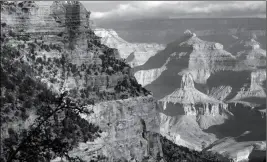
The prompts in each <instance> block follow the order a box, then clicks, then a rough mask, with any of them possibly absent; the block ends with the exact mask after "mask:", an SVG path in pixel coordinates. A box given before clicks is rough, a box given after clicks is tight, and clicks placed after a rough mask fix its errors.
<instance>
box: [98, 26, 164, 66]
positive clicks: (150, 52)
mask: <svg viewBox="0 0 267 162" xmlns="http://www.w3.org/2000/svg"><path fill="white" fill-rule="evenodd" d="M94 31H95V33H96V35H97V36H99V37H101V42H102V43H103V44H105V45H107V46H108V47H110V48H116V49H118V51H119V55H120V57H121V58H124V59H126V61H127V63H128V64H129V65H131V67H135V66H140V65H143V64H144V63H145V62H146V61H147V60H148V59H149V58H150V57H152V56H154V55H155V54H156V53H157V52H158V51H160V50H163V49H164V48H165V46H164V45H162V44H156V43H154V44H153V43H151V44H150V43H129V42H126V41H125V40H123V39H122V38H121V37H119V35H118V34H117V33H116V32H115V31H114V30H111V29H102V28H96V29H95V30H94Z"/></svg>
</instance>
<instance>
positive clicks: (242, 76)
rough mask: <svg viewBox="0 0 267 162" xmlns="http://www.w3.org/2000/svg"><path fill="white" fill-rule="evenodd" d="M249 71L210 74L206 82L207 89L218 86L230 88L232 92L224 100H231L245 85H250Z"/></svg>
mask: <svg viewBox="0 0 267 162" xmlns="http://www.w3.org/2000/svg"><path fill="white" fill-rule="evenodd" d="M250 75H251V71H248V70H247V71H219V72H216V73H213V74H211V76H210V77H209V79H208V80H207V85H208V87H209V88H212V87H219V86H223V85H224V86H231V87H232V92H231V93H230V94H229V95H228V96H227V98H226V100H228V99H232V98H233V97H234V96H235V95H236V94H237V92H238V91H240V89H241V88H242V87H244V85H245V84H247V85H250Z"/></svg>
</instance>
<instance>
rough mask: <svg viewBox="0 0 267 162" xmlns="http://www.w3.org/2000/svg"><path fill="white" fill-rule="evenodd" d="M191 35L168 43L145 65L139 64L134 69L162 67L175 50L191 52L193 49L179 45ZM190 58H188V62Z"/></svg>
mask: <svg viewBox="0 0 267 162" xmlns="http://www.w3.org/2000/svg"><path fill="white" fill-rule="evenodd" d="M188 38H189V37H187V36H181V37H180V38H179V39H178V40H176V41H174V42H172V43H169V44H167V46H166V48H165V49H164V50H162V51H159V52H158V53H157V54H156V55H155V56H153V57H150V58H149V59H148V60H147V62H146V63H145V64H144V65H141V66H137V67H135V68H134V71H135V72H136V71H139V70H150V69H154V68H160V67H162V66H163V64H164V63H165V62H166V61H167V59H168V58H169V57H170V55H171V54H172V53H174V52H177V53H180V52H190V51H191V50H192V49H190V48H182V47H180V46H179V44H180V43H182V42H184V41H185V40H187V39H188ZM188 61H189V60H187V62H188Z"/></svg>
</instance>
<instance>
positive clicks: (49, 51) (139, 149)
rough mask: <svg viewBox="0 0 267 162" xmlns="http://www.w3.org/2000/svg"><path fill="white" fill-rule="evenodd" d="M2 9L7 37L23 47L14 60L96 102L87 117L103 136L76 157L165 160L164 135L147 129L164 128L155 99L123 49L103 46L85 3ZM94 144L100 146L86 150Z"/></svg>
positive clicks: (57, 87) (55, 87) (50, 84)
mask: <svg viewBox="0 0 267 162" xmlns="http://www.w3.org/2000/svg"><path fill="white" fill-rule="evenodd" d="M25 6H26V7H25ZM1 7H2V10H1V25H2V28H3V30H2V29H1V30H2V31H3V32H1V33H2V35H1V41H2V42H3V43H4V44H5V46H8V47H10V48H15V49H18V50H19V52H18V55H19V56H18V57H17V58H15V59H14V61H13V62H14V64H17V63H18V62H22V63H23V64H25V65H27V66H30V67H31V69H32V70H33V72H34V75H35V76H34V77H35V78H36V79H39V80H41V82H43V83H45V84H46V85H47V88H49V89H51V90H52V91H53V92H55V93H57V94H61V93H64V94H65V93H66V94H67V95H68V96H69V97H70V98H72V99H73V100H74V101H76V102H77V103H79V104H82V105H85V106H86V105H87V106H88V105H94V104H95V106H92V107H90V106H88V110H94V111H95V113H94V114H92V116H89V117H84V118H85V119H86V120H89V121H91V122H94V123H95V124H96V125H98V126H99V127H101V129H103V132H102V134H101V135H102V136H101V137H100V138H99V139H97V140H98V141H91V143H90V142H88V143H80V144H79V147H77V148H73V150H72V151H71V152H72V153H73V152H74V153H73V154H71V155H72V156H76V155H80V156H81V159H85V160H94V155H95V154H96V156H98V154H99V155H100V154H101V155H104V156H106V157H107V159H109V160H111V161H115V160H118V161H119V160H129V161H130V160H132V161H134V160H135V161H143V160H144V159H147V160H152V161H160V160H161V158H160V157H162V151H161V144H160V142H159V138H158V137H157V136H153V135H149V134H147V133H146V131H147V130H148V131H151V132H153V131H155V132H159V119H158V112H157V111H156V106H155V100H154V99H153V97H151V96H148V95H149V92H148V91H147V90H146V89H144V88H142V86H141V85H140V84H138V83H137V81H136V79H135V78H134V76H133V74H132V73H131V67H130V66H129V65H128V64H127V63H126V62H124V61H123V60H122V59H120V56H119V53H118V51H117V50H116V49H114V48H109V47H107V46H106V45H103V44H101V38H100V37H98V36H97V35H95V33H94V31H93V30H92V29H91V27H90V23H89V18H90V12H88V11H86V9H85V8H84V6H83V5H82V4H81V3H80V2H77V1H71V2H70V1H68V2H65V1H64V2H53V4H52V5H51V6H50V7H48V8H49V9H48V12H45V13H44V11H46V9H47V7H44V8H43V6H37V5H36V4H35V3H34V2H30V1H29V2H14V3H9V2H5V3H4V4H3V5H1ZM81 116H82V117H83V114H81ZM107 119H108V120H107ZM14 122H15V121H14ZM9 124H11V123H9ZM125 132H127V133H125ZM99 141H100V143H98V142H99ZM101 142H102V143H101ZM91 144H92V145H95V147H93V148H96V149H95V150H90V149H91V148H90V149H86V150H83V149H82V148H87V147H91ZM100 146H101V147H100ZM102 146H103V147H102ZM91 154H93V155H92V156H91Z"/></svg>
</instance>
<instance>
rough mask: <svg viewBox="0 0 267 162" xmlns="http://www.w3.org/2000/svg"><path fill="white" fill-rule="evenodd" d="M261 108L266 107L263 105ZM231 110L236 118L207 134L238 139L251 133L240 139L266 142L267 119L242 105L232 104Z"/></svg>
mask: <svg viewBox="0 0 267 162" xmlns="http://www.w3.org/2000/svg"><path fill="white" fill-rule="evenodd" d="M261 107H266V105H263V106H261ZM229 110H230V111H231V112H232V113H233V115H234V117H233V118H232V119H229V120H228V121H226V122H225V123H224V124H222V125H216V126H211V127H210V128H208V129H207V130H205V132H207V133H214V134H215V135H216V136H217V137H218V138H224V137H229V136H230V137H238V136H240V135H241V134H243V133H244V132H246V131H249V133H247V134H245V135H243V136H240V137H238V140H237V141H238V142H242V141H265V140H266V134H265V133H266V117H265V116H264V117H262V116H261V114H260V112H259V111H256V110H252V109H251V108H249V107H244V106H243V105H242V104H236V106H235V105H234V104H230V106H229Z"/></svg>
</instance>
